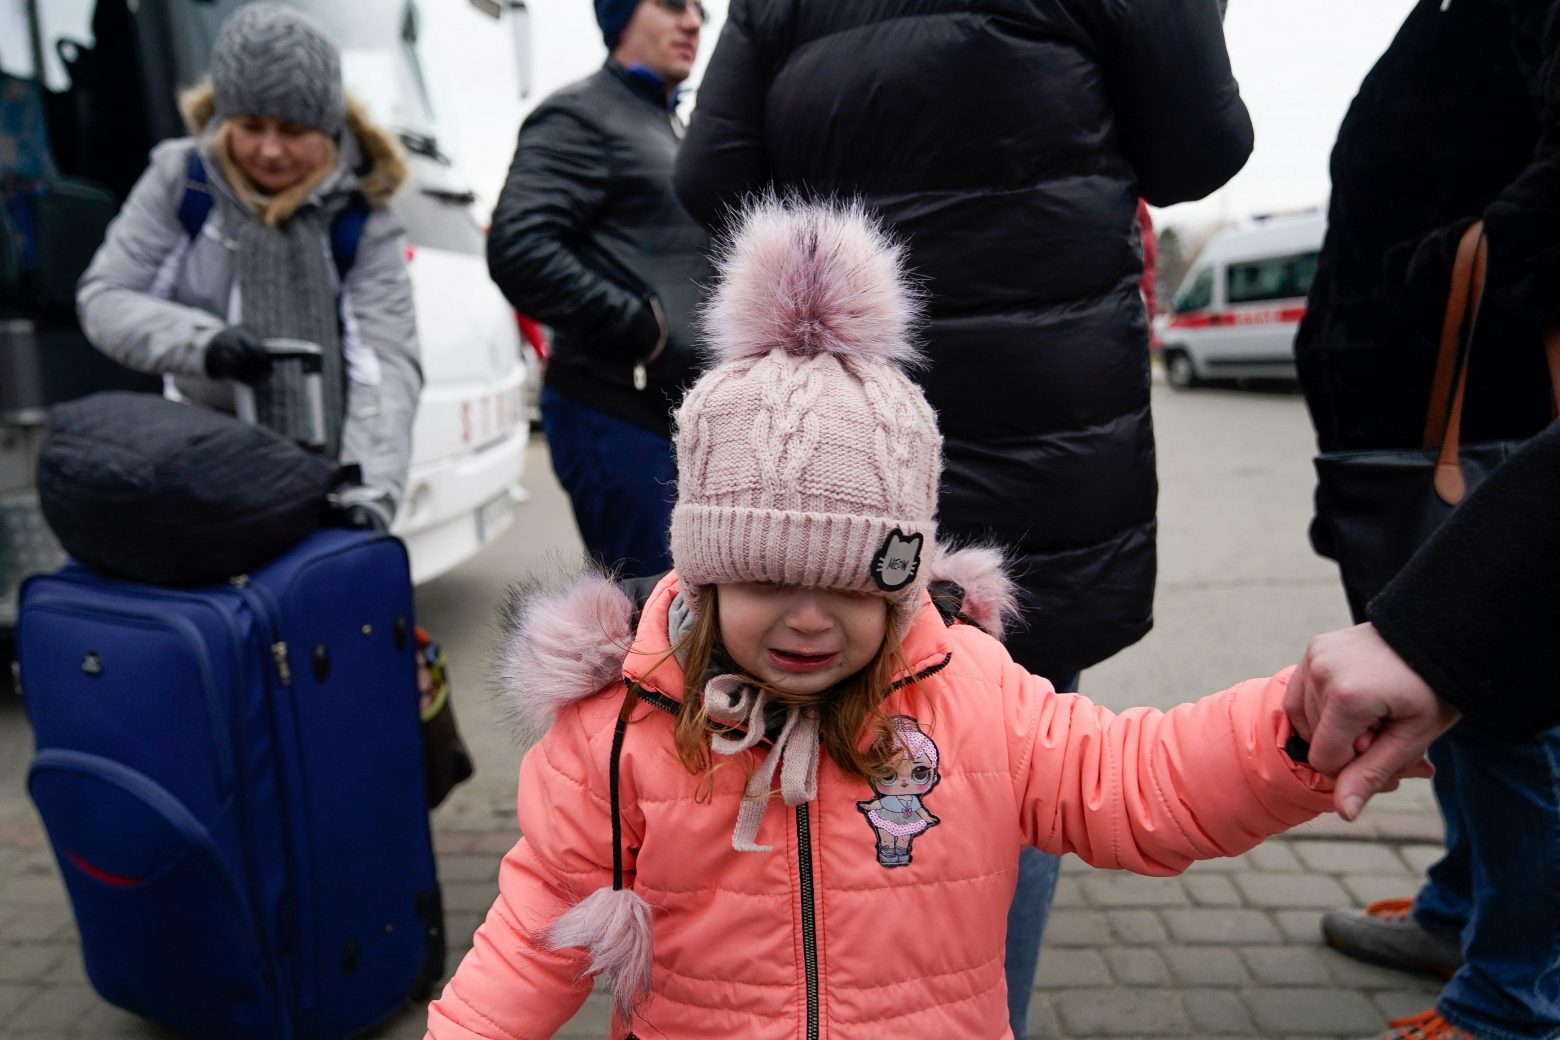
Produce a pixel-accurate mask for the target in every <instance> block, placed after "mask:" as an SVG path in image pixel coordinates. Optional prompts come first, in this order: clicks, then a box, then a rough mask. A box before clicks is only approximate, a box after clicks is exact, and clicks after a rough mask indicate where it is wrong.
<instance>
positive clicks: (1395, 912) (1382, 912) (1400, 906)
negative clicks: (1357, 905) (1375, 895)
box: [1365, 899, 1414, 921]
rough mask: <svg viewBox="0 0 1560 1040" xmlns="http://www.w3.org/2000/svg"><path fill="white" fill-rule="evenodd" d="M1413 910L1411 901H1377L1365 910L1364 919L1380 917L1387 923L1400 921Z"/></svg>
mask: <svg viewBox="0 0 1560 1040" xmlns="http://www.w3.org/2000/svg"><path fill="white" fill-rule="evenodd" d="M1413 909H1414V901H1413V900H1412V899H1378V900H1376V901H1375V902H1374V903H1372V904H1370V905H1369V906H1367V907H1366V908H1365V916H1366V917H1380V918H1384V919H1386V920H1388V921H1401V920H1403V919H1405V918H1406V917H1408V915H1409V914H1410V913H1411V912H1412V911H1413Z"/></svg>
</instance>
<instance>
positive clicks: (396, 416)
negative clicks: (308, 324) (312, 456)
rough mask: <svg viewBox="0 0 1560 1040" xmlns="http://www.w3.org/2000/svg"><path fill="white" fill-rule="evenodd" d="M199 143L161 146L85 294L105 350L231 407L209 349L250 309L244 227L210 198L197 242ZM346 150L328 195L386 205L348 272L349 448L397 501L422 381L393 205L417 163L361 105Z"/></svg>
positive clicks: (80, 301) (87, 279)
mask: <svg viewBox="0 0 1560 1040" xmlns="http://www.w3.org/2000/svg"><path fill="white" fill-rule="evenodd" d="M198 143H199V139H198V138H193V137H186V138H180V139H178V140H173V141H165V142H163V143H162V144H160V145H158V146H157V147H156V148H155V149H154V150H153V152H152V158H151V164H150V165H149V166H148V167H147V170H146V172H145V173H144V174H142V176H141V179H140V180H139V181H137V182H136V185H135V188H134V189H133V190H132V191H131V193H130V197H129V198H128V199H127V200H126V201H125V205H124V208H123V209H122V210H121V211H120V213H119V216H118V217H117V218H115V220H114V222H113V223H112V224H110V225H109V228H108V234H107V237H106V238H105V239H104V242H103V245H102V247H101V248H99V249H98V252H97V255H96V256H95V257H94V258H93V260H92V265H91V266H90V267H88V268H87V272H86V274H84V275H83V276H82V278H81V283H80V285H79V286H78V287H77V290H76V307H77V311H78V313H79V314H80V317H81V325H82V328H83V329H84V330H85V331H86V334H87V337H88V339H90V340H91V341H92V343H93V344H94V345H96V346H97V348H98V349H99V350H101V351H103V353H105V354H107V355H109V356H110V357H112V358H114V360H116V361H118V362H120V363H121V364H123V365H127V366H129V367H130V368H134V369H138V370H140V371H142V372H153V373H160V374H162V375H163V376H164V377H165V382H166V383H167V384H168V389H169V396H172V397H178V398H181V399H184V400H188V401H194V402H199V403H201V404H204V405H207V406H209V407H212V408H217V409H221V410H223V411H227V412H231V411H233V407H234V405H233V388H232V384H231V383H229V382H226V381H222V380H213V379H210V378H208V377H207V376H206V374H205V367H204V351H205V348H206V344H207V342H208V341H210V339H211V338H212V336H214V335H216V333H217V332H218V331H219V330H221V329H222V328H224V327H225V326H226V325H227V324H228V317H229V315H231V314H234V313H237V311H238V308H239V304H240V301H239V300H238V287H237V285H236V282H235V276H236V265H235V263H234V256H233V246H234V243H233V239H232V238H231V237H230V236H227V235H224V234H223V229H222V207H216V208H214V209H212V211H211V214H210V216H209V217H207V219H206V222H205V224H204V225H203V226H202V228H201V231H200V234H199V235H197V236H196V237H195V239H194V240H193V241H192V240H191V239H190V238H189V236H188V235H187V234H186V232H185V230H184V227H183V225H182V224H180V222H179V216H178V209H179V201H180V199H181V197H182V196H183V194H184V185H185V179H186V176H187V175H186V167H187V163H188V159H189V154H190V150H191V149H192V148H195V147H197V145H198ZM340 153H341V158H340V162H339V164H338V166H337V169H336V172H335V173H333V174H332V175H331V176H330V177H329V178H327V179H326V181H325V182H324V183H323V184H322V185H321V186H320V188H319V192H318V194H319V195H321V196H323V195H328V194H331V193H335V192H346V191H354V190H357V191H362V192H363V194H364V195H365V197H366V198H367V199H368V201H369V203H370V204H371V205H372V206H373V207H374V208H373V210H372V212H371V214H370V216H369V218H368V221H367V224H366V225H365V227H364V230H363V237H362V239H361V241H360V243H359V245H358V252H357V259H356V261H355V262H354V263H353V265H352V267H351V269H350V270H349V271H348V272H347V276H346V280H345V284H344V285H338V286H336V289H337V292H338V293H339V297H340V300H341V321H342V350H343V353H344V357H345V362H346V370H347V402H346V407H347V414H346V419H345V423H344V426H343V429H342V443H341V461H342V462H344V463H352V462H355V463H357V464H359V465H360V466H361V467H362V469H363V482H364V484H365V485H366V488H367V490H368V491H369V492H371V493H372V494H373V495H386V496H388V497H389V499H390V501H391V503H392V504H393V505H394V504H398V503H399V502H400V500H401V493H402V491H403V490H404V489H405V486H406V473H407V467H408V466H409V464H410V462H411V451H412V419H413V415H414V413H415V412H416V409H417V397H418V394H419V392H420V391H421V389H422V368H421V366H420V365H419V363H418V348H417V327H416V321H415V313H414V311H413V308H412V288H411V282H410V279H409V277H408V274H407V268H406V237H405V234H404V232H403V230H402V228H401V224H400V222H399V221H398V220H397V219H396V218H395V217H394V216H393V215H392V214H391V213H390V211H389V210H388V209H385V208H384V203H385V202H387V201H388V199H389V197H390V196H391V195H392V194H394V192H395V189H396V188H398V187H399V186H400V183H401V182H402V181H403V180H404V179H405V176H406V168H405V165H404V163H403V162H402V161H401V160H400V158H399V157H398V156H397V155H396V152H395V147H394V145H393V143H392V142H391V140H390V138H389V137H388V136H387V135H386V134H385V133H384V132H383V131H382V130H380V129H378V128H377V127H375V126H374V125H373V124H372V123H371V122H370V121H369V120H368V119H367V117H366V115H365V114H364V113H363V112H362V111H361V110H360V109H359V108H358V107H357V106H355V105H353V106H350V108H349V111H348V117H347V129H346V131H345V132H343V134H342V138H341V141H340ZM206 167H207V177H208V180H209V183H210V185H211V190H212V191H220V192H229V191H231V190H232V189H231V188H230V187H229V186H228V183H227V181H226V180H224V179H223V175H222V171H221V168H220V166H219V164H217V163H215V162H207V164H206ZM320 248H321V249H328V248H329V243H328V242H324V241H322V242H321V243H320ZM332 278H334V267H332Z"/></svg>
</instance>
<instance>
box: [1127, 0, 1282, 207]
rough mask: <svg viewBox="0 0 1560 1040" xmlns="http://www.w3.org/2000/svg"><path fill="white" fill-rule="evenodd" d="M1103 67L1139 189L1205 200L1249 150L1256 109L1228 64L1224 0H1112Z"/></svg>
mask: <svg viewBox="0 0 1560 1040" xmlns="http://www.w3.org/2000/svg"><path fill="white" fill-rule="evenodd" d="M1109 7H1110V9H1111V12H1112V14H1111V24H1110V28H1109V29H1108V32H1109V34H1110V36H1111V38H1110V39H1109V40H1108V41H1107V46H1108V51H1107V53H1106V54H1105V68H1106V75H1107V76H1108V85H1109V88H1110V94H1111V103H1112V107H1113V108H1114V109H1115V113H1116V121H1117V125H1118V126H1119V127H1120V131H1121V144H1122V149H1123V151H1125V153H1126V156H1127V159H1128V160H1129V161H1130V162H1131V163H1132V165H1133V167H1134V168H1135V169H1136V170H1137V175H1138V193H1139V194H1141V195H1142V196H1143V197H1144V198H1146V199H1147V200H1148V201H1149V202H1150V203H1152V204H1154V205H1156V206H1168V205H1171V204H1172V203H1176V202H1186V201H1189V200H1191V199H1200V198H1202V197H1203V196H1204V195H1207V194H1208V193H1209V192H1211V191H1213V190H1214V189H1216V188H1218V187H1220V186H1222V185H1223V184H1224V183H1225V182H1226V181H1228V180H1229V179H1230V178H1231V177H1233V176H1235V174H1236V173H1237V172H1239V170H1240V168H1241V167H1242V166H1244V165H1246V159H1247V158H1248V157H1249V156H1250V155H1251V146H1252V129H1251V117H1250V115H1248V114H1247V112H1246V105H1245V102H1243V101H1241V99H1240V88H1239V87H1238V86H1236V84H1235V77H1234V76H1233V75H1232V74H1231V72H1230V57H1229V54H1228V52H1226V51H1225V49H1224V27H1223V25H1222V24H1221V23H1220V20H1219V4H1218V2H1217V0H1110V3H1109Z"/></svg>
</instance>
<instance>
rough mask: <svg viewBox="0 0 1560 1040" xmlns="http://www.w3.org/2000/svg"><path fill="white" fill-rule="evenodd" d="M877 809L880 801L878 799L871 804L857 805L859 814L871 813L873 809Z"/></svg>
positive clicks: (859, 803) (858, 803) (862, 803)
mask: <svg viewBox="0 0 1560 1040" xmlns="http://www.w3.org/2000/svg"><path fill="white" fill-rule="evenodd" d="M877 807H878V800H877V799H876V798H874V799H872V800H871V801H870V802H857V803H856V810H857V811H858V812H864V813H869V812H871V811H872V810H873V809H876V808H877Z"/></svg>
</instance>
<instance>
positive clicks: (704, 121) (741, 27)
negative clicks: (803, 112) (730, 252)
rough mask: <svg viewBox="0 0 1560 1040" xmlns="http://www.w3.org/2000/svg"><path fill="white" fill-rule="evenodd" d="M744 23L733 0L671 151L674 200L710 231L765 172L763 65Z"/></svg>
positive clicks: (761, 184)
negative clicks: (684, 133)
mask: <svg viewBox="0 0 1560 1040" xmlns="http://www.w3.org/2000/svg"><path fill="white" fill-rule="evenodd" d="M749 26H750V21H749V18H748V12H747V3H746V2H745V0H735V2H734V3H733V4H732V5H731V10H730V12H729V13H728V15H727V18H726V26H725V28H724V29H722V30H721V33H720V40H719V42H717V43H716V45H715V53H714V54H712V55H710V64H709V68H708V69H707V70H706V71H705V73H704V80H703V82H701V83H700V84H699V106H698V107H697V108H695V109H694V111H693V119H692V122H691V123H690V124H689V126H688V135H687V136H686V137H685V138H684V139H683V143H682V148H681V149H680V150H679V151H678V153H677V198H678V200H679V201H681V202H682V205H683V209H685V210H687V211H688V214H689V216H691V217H693V219H694V220H696V221H698V222H699V223H700V224H702V225H704V227H705V228H706V229H707V230H709V231H711V232H719V231H720V230H722V229H723V228H724V227H725V225H726V223H727V217H728V214H729V212H730V211H731V210H732V209H733V208H735V207H737V206H738V205H739V204H740V203H741V202H742V199H743V197H744V196H746V195H747V194H749V193H750V192H757V191H762V190H763V189H764V188H766V187H767V186H768V185H769V182H770V179H771V176H772V174H771V171H770V168H769V155H768V153H767V152H766V151H765V150H764V97H765V94H766V92H767V87H768V63H767V62H766V61H765V60H764V58H763V56H762V55H761V54H760V52H759V49H758V47H757V46H756V45H755V44H754V41H753V38H752V33H751V30H750V27H749Z"/></svg>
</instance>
